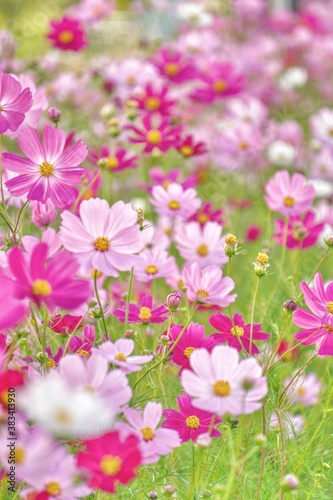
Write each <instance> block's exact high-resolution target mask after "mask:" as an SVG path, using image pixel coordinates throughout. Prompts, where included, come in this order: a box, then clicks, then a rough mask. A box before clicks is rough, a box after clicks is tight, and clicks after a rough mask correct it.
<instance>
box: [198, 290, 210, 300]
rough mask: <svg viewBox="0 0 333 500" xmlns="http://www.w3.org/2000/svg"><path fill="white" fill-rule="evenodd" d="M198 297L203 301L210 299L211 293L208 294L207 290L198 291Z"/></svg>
mask: <svg viewBox="0 0 333 500" xmlns="http://www.w3.org/2000/svg"><path fill="white" fill-rule="evenodd" d="M197 295H199V297H201V298H202V299H207V297H209V293H208V292H206V290H198V291H197Z"/></svg>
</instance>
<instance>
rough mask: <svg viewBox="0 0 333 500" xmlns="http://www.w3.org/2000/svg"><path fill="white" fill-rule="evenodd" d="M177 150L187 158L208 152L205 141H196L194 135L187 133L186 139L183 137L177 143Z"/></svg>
mask: <svg viewBox="0 0 333 500" xmlns="http://www.w3.org/2000/svg"><path fill="white" fill-rule="evenodd" d="M177 150H178V151H179V152H180V154H181V155H183V156H184V157H185V158H190V157H192V156H199V155H202V154H204V153H207V148H206V145H205V143H204V142H195V140H194V137H193V136H192V135H187V136H186V137H185V138H184V139H181V140H180V141H179V143H178V145H177Z"/></svg>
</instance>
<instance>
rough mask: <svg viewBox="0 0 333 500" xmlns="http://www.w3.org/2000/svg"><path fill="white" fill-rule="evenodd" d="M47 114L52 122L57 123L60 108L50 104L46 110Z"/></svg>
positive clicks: (59, 116)
mask: <svg viewBox="0 0 333 500" xmlns="http://www.w3.org/2000/svg"><path fill="white" fill-rule="evenodd" d="M47 116H48V117H49V119H50V120H51V122H53V123H58V121H59V120H60V118H61V111H60V109H58V108H56V107H55V106H52V107H51V108H50V109H48V111H47Z"/></svg>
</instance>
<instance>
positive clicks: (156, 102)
mask: <svg viewBox="0 0 333 500" xmlns="http://www.w3.org/2000/svg"><path fill="white" fill-rule="evenodd" d="M160 106H161V101H160V99H159V98H158V97H147V98H146V99H145V108H146V109H148V110H149V111H155V110H156V109H158V108H159V107H160Z"/></svg>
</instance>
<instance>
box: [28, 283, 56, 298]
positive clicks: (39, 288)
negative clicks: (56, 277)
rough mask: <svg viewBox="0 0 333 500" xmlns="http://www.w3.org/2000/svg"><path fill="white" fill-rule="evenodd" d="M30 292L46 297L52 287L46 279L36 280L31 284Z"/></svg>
mask: <svg viewBox="0 0 333 500" xmlns="http://www.w3.org/2000/svg"><path fill="white" fill-rule="evenodd" d="M32 293H33V294H34V295H41V296H42V297H47V296H48V295H51V293H52V287H51V285H50V283H49V282H48V281H46V280H36V281H34V282H33V284H32Z"/></svg>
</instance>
